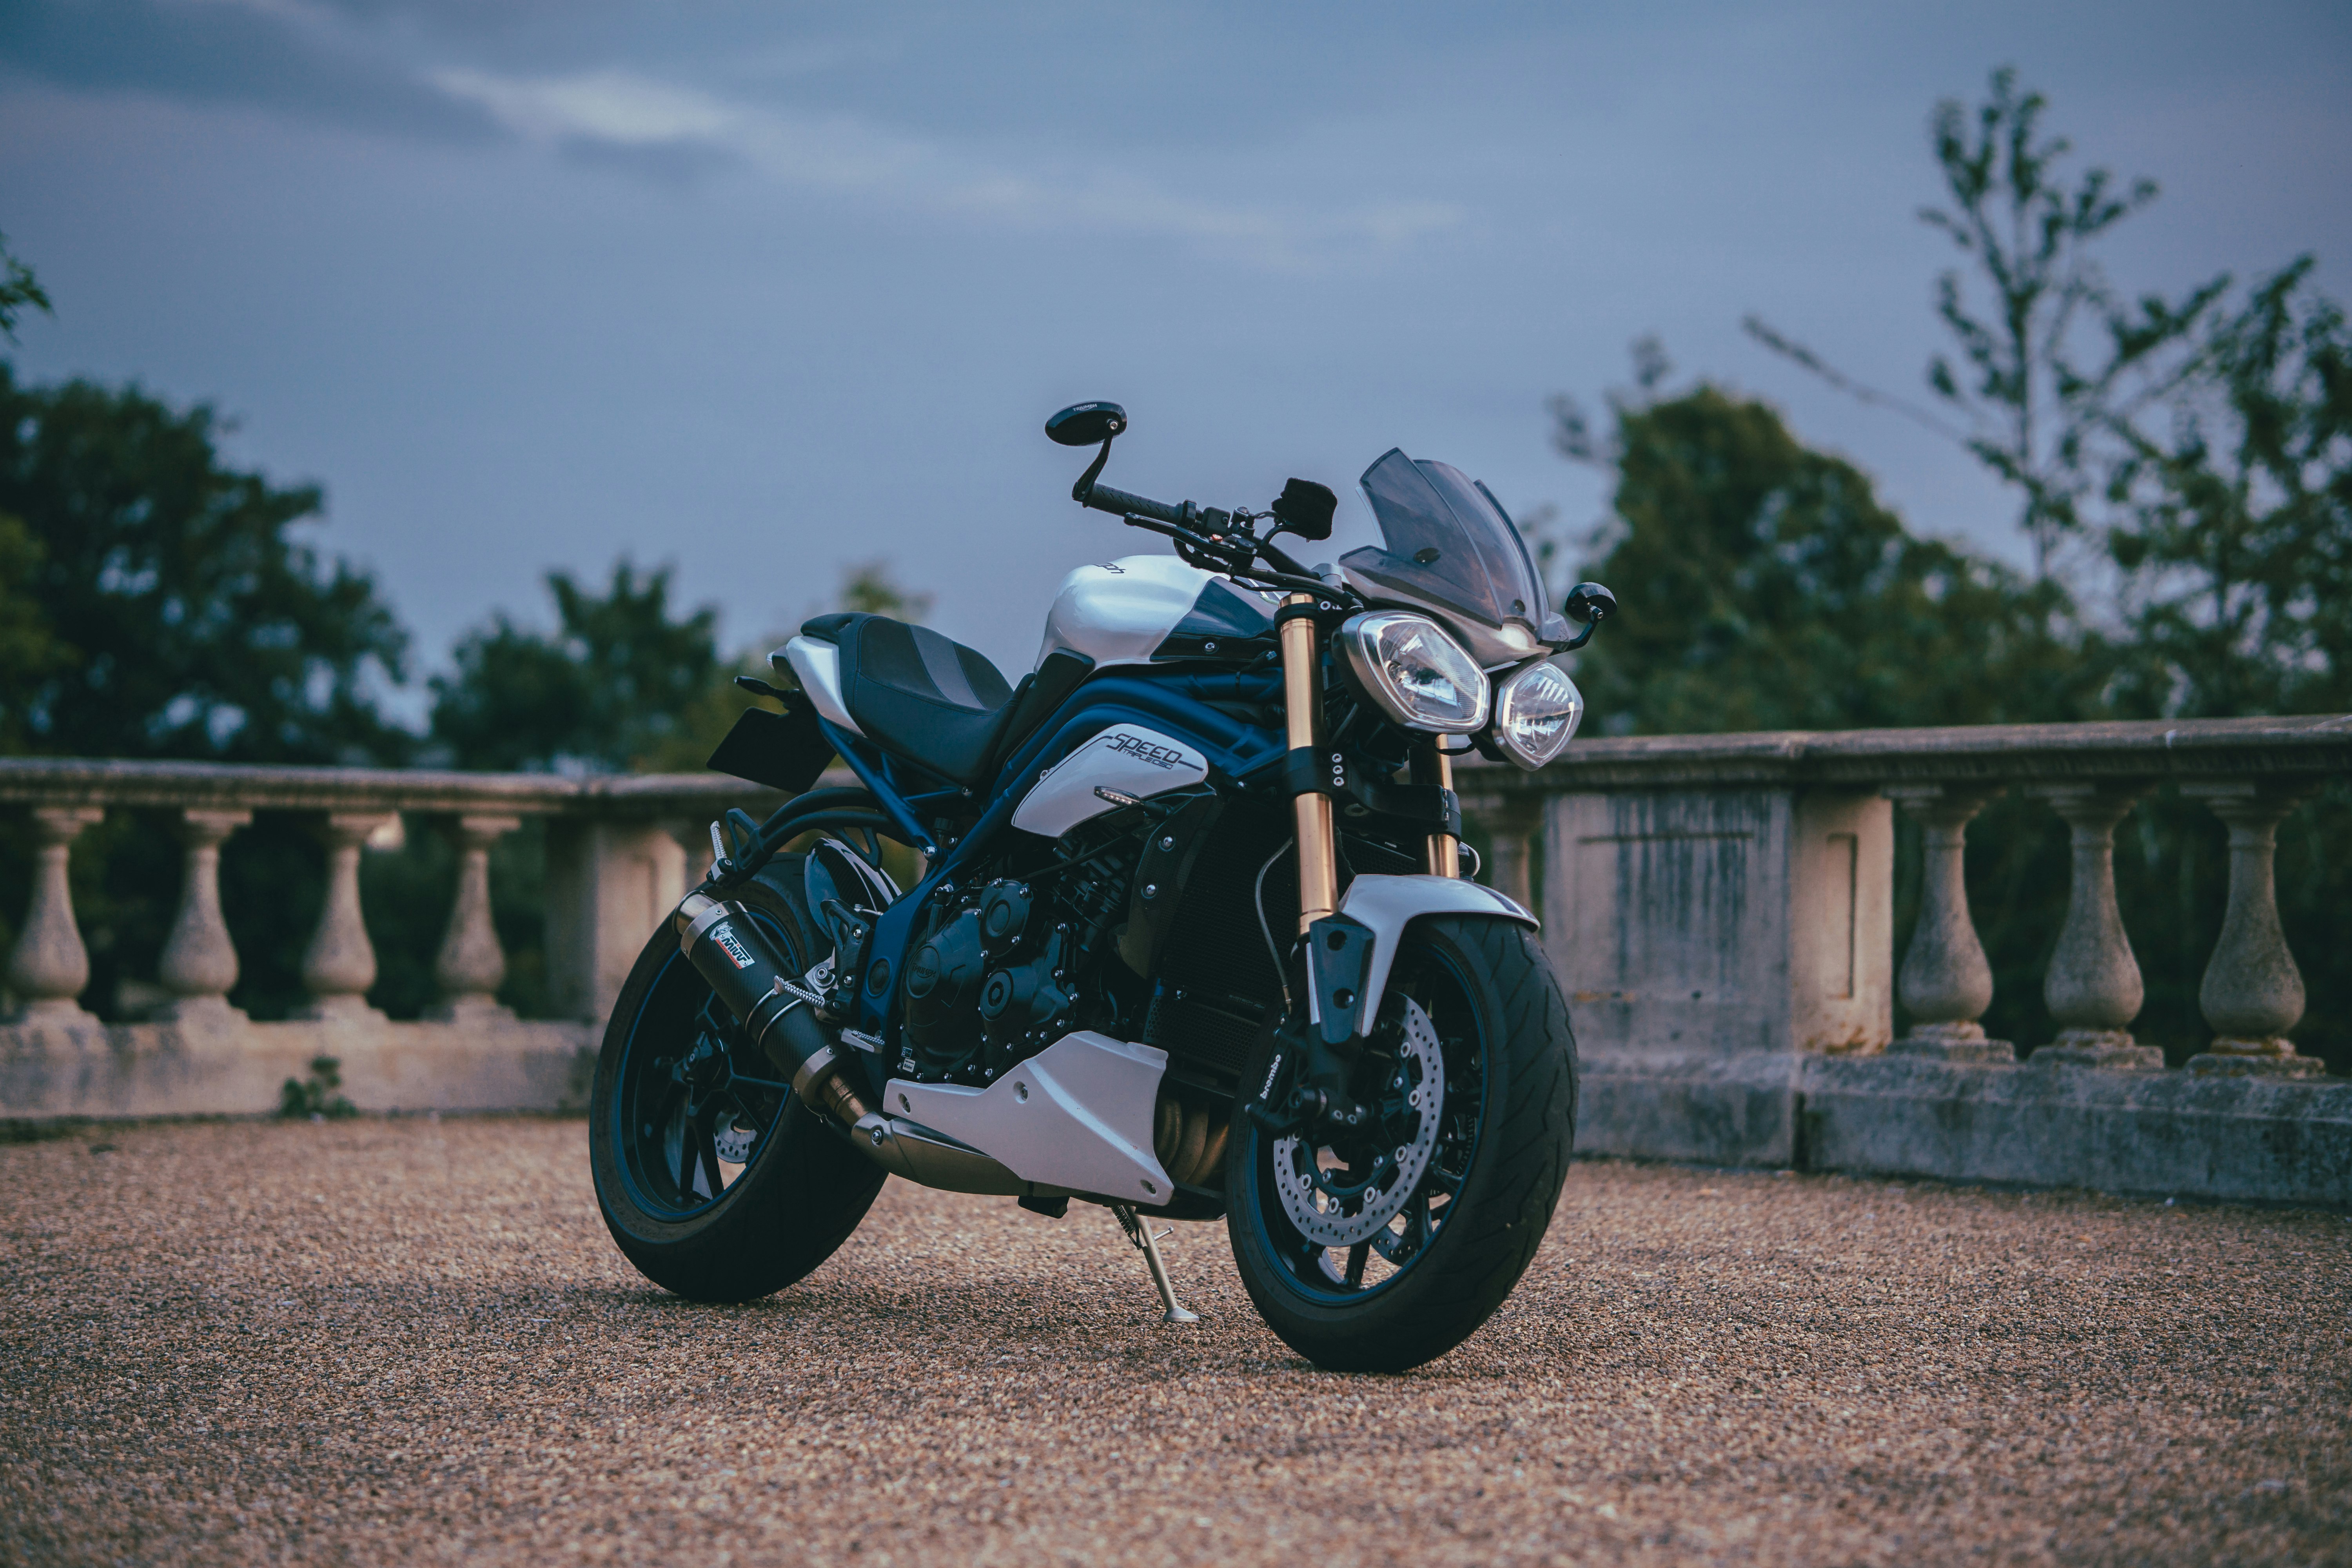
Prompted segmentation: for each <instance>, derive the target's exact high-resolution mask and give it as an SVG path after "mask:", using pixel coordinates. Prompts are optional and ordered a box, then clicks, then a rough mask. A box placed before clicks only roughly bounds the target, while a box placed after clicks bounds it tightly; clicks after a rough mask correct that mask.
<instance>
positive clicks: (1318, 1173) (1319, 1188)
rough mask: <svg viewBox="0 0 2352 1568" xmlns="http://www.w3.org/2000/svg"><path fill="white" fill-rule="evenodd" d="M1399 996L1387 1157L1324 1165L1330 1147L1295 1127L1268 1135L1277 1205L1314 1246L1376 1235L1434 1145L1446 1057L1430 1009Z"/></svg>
mask: <svg viewBox="0 0 2352 1568" xmlns="http://www.w3.org/2000/svg"><path fill="white" fill-rule="evenodd" d="M1402 1000H1403V1002H1404V1035H1403V1039H1402V1043H1401V1044H1400V1046H1399V1047H1398V1050H1397V1072H1398V1074H1399V1076H1400V1078H1401V1079H1402V1085H1401V1086H1399V1085H1395V1084H1391V1086H1390V1088H1391V1090H1392V1091H1393V1090H1394V1089H1396V1088H1399V1087H1402V1090H1403V1096H1404V1106H1403V1110H1402V1111H1401V1112H1399V1113H1397V1114H1395V1115H1392V1116H1391V1117H1389V1118H1388V1119H1386V1120H1385V1121H1383V1123H1382V1127H1383V1131H1386V1132H1387V1133H1388V1134H1390V1135H1391V1136H1393V1137H1395V1138H1396V1139H1397V1142H1395V1143H1394V1144H1393V1145H1391V1147H1390V1148H1389V1150H1388V1151H1387V1157H1386V1158H1385V1159H1382V1160H1376V1161H1375V1162H1374V1166H1373V1170H1372V1171H1371V1173H1370V1174H1369V1176H1356V1175H1354V1174H1352V1173H1349V1172H1346V1171H1344V1170H1340V1169H1336V1168H1334V1167H1330V1166H1326V1165H1325V1164H1324V1163H1323V1156H1324V1155H1325V1154H1326V1153H1327V1152H1329V1151H1327V1150H1324V1149H1318V1148H1315V1147H1312V1146H1310V1145H1308V1144H1307V1143H1306V1142H1304V1141H1303V1140H1302V1139H1300V1138H1299V1137H1298V1136H1297V1134H1295V1133H1294V1134H1292V1135H1291V1136H1290V1137H1287V1138H1277V1139H1276V1140H1275V1144H1274V1184H1275V1190H1276V1193H1278V1194H1280V1195H1281V1198H1282V1212H1283V1213H1284V1214H1286V1215H1288V1216H1289V1217H1290V1223H1291V1224H1292V1225H1293V1226H1297V1229H1298V1234H1299V1235H1300V1236H1302V1237H1306V1238H1307V1240H1309V1241H1312V1242H1315V1243H1318V1245H1320V1246H1324V1247H1353V1246H1355V1245H1356V1244H1357V1243H1358V1242H1360V1241H1369V1240H1370V1239H1371V1238H1372V1237H1374V1236H1376V1235H1378V1234H1379V1233H1380V1232H1381V1230H1382V1229H1383V1228H1385V1227H1386V1226H1387V1225H1388V1224H1389V1222H1390V1221H1391V1220H1393V1219H1394V1218H1396V1216H1397V1215H1398V1214H1399V1213H1400V1212H1401V1211H1402V1209H1403V1208H1404V1205H1405V1203H1406V1201H1407V1200H1408V1199H1410V1198H1411V1197H1412V1194H1413V1192H1414V1190H1415V1189H1416V1188H1418V1187H1419V1186H1420V1185H1421V1178H1422V1176H1423V1174H1424V1173H1426V1172H1427V1171H1428V1170H1429V1156H1430V1153H1431V1152H1432V1151H1433V1150H1434V1149H1435V1148H1436V1147H1437V1124H1438V1112H1439V1110H1442V1109H1443V1108H1444V1104H1445V1058H1444V1053H1443V1051H1442V1049H1441V1047H1439V1045H1438V1040H1437V1029H1436V1026H1433V1024H1431V1023H1430V1021H1429V1015H1428V1014H1427V1013H1424V1012H1423V1011H1422V1008H1421V1004H1420V1003H1418V1002H1415V1001H1414V1000H1413V999H1412V997H1410V996H1407V997H1404V998H1403V999H1402ZM1381 1098H1383V1099H1386V1098H1389V1096H1382V1097H1381ZM1407 1123H1410V1126H1409V1128H1408V1126H1407ZM1334 1158H1335V1160H1336V1155H1335V1156H1334Z"/></svg>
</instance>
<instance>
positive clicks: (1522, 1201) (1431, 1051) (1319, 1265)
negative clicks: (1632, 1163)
mask: <svg viewBox="0 0 2352 1568" xmlns="http://www.w3.org/2000/svg"><path fill="white" fill-rule="evenodd" d="M1271 1048H1272V1047H1271V1041H1268V1042H1265V1043H1264V1044H1262V1045H1261V1047H1260V1048H1259V1054H1258V1058H1257V1059H1256V1060H1255V1062H1254V1063H1253V1064H1252V1071H1251V1073H1249V1074H1245V1075H1244V1081H1255V1075H1257V1074H1260V1073H1263V1072H1264V1071H1265V1067H1266V1055H1267V1053H1268V1052H1269V1051H1270V1050H1271ZM1353 1088H1354V1090H1355V1092H1356V1094H1357V1096H1358V1097H1359V1098H1360V1100H1364V1101H1365V1102H1366V1103H1367V1104H1369V1105H1371V1106H1372V1107H1373V1108H1374V1112H1375V1114H1374V1125H1373V1127H1372V1128H1370V1129H1369V1130H1368V1131H1365V1132H1364V1133H1363V1134H1361V1135H1360V1136H1356V1137H1352V1138H1350V1139H1349V1140H1348V1141H1347V1142H1345V1143H1343V1144H1338V1145H1317V1144H1315V1143H1314V1142H1313V1141H1312V1140H1311V1139H1308V1138H1305V1137H1297V1136H1293V1137H1282V1138H1276V1137H1269V1136H1268V1135H1267V1134H1266V1133H1265V1131H1264V1130H1262V1129H1260V1128H1258V1127H1257V1126H1255V1124H1253V1123H1252V1122H1250V1121H1248V1120H1247V1119H1246V1118H1244V1119H1241V1120H1238V1121H1236V1122H1235V1124H1234V1137H1233V1139H1232V1140H1231V1142H1230V1143H1229V1144H1228V1145H1227V1149H1226V1155H1225V1161H1226V1163H1225V1192H1226V1194H1227V1198H1228V1204H1229V1207H1228V1208H1227V1210H1226V1219H1225V1224H1226V1227H1227V1230H1228V1232H1229V1234H1230V1235H1231V1237H1232V1239H1233V1245H1234V1260H1235V1262H1236V1263H1237V1265H1238V1266H1239V1268H1240V1272H1241V1276H1242V1282H1243V1284H1244V1285H1245V1286H1246V1287H1247V1288H1248V1289H1249V1293H1250V1299H1251V1300H1253V1301H1254V1302H1255V1303H1256V1306H1257V1309H1258V1311H1259V1312H1260V1313H1261V1314H1262V1315H1263V1316H1264V1317H1265V1321H1266V1322H1267V1324H1268V1326H1270V1327H1271V1328H1272V1329H1273V1330H1274V1331H1275V1332H1276V1334H1278V1335H1280V1336H1281V1337H1282V1339H1283V1341H1284V1342H1286V1343H1287V1344H1288V1345H1289V1346H1290V1347H1291V1348H1292V1349H1294V1350H1296V1351H1297V1352H1299V1353H1300V1354H1301V1355H1304V1356H1306V1357H1307V1359H1308V1360H1310V1361H1312V1362H1314V1363H1316V1364H1317V1365H1318V1366H1324V1367H1328V1368H1331V1369H1333V1370H1334V1371H1341V1372H1402V1371H1403V1370H1404V1369H1406V1368H1407V1367H1412V1366H1418V1365H1420V1364H1421V1363H1423V1362H1425V1361H1429V1360H1432V1359H1433V1358H1434V1357H1437V1356H1440V1355H1443V1354H1444V1353H1445V1352H1447V1351H1449V1350H1452V1349H1453V1348H1454V1346H1455V1345H1458V1344H1460V1343H1461V1342H1463V1341H1464V1340H1465V1339H1467V1338H1469V1336H1470V1335H1471V1333H1472V1332H1473V1331H1475V1330H1476V1329H1477V1327H1478V1325H1479V1324H1481V1323H1483V1322H1485V1321H1486V1319H1487V1317H1488V1316H1489V1315H1490V1314H1491V1313H1493V1311H1494V1310H1495V1309H1496V1307H1498V1306H1500V1305H1501V1304H1502V1301H1503V1299H1504V1298H1505V1297H1506V1296H1507V1295H1509V1294H1510V1291H1511V1288H1512V1287H1513V1286H1514V1285H1516V1284H1517V1283H1518V1279H1519V1276H1520V1274H1521V1273H1522V1272H1524V1271H1525V1270H1526V1268H1527V1266H1528V1261H1529V1260H1530V1259H1531V1258H1534V1256H1535V1252H1536V1248H1537V1247H1538V1246H1540V1245H1541V1244H1542V1241H1543V1236H1544V1230H1545V1227H1546V1226H1549V1224H1550V1221H1551V1212H1552V1207H1553V1205H1555V1204H1556V1203H1557V1202H1558V1201H1559V1189H1560V1184H1561V1183H1562V1181H1564V1180H1565V1179H1566V1176H1567V1173H1568V1160H1569V1153H1570V1145H1571V1142H1572V1140H1573V1137H1574V1132H1575V1125H1576V1042H1575V1040H1574V1038H1573V1037H1571V1036H1570V1032H1569V1021H1568V1005H1567V1003H1566V1002H1565V1001H1564V1000H1563V999H1562V998H1561V996H1560V994H1559V984H1558V982H1556V981H1555V980H1554V979H1553V977H1552V973H1551V967H1550V965H1549V963H1547V962H1546V960H1545V958H1544V954H1543V949H1542V948H1541V947H1540V946H1539V945H1538V943H1537V941H1536V938H1535V933H1534V932H1532V931H1528V930H1527V929H1526V928H1525V927H1523V926H1519V925H1517V924H1513V923H1510V922H1507V921H1496V920H1463V919H1453V918H1441V919H1428V920H1423V921H1416V922H1415V923H1414V924H1413V925H1412V927H1411V928H1410V929H1409V930H1408V931H1407V932H1406V935H1405V938H1404V942H1403V946H1402V949H1401V950H1400V951H1399V952H1398V954H1397V961H1396V965H1395V967H1394V969H1393V970H1392V971H1391V978H1390V982H1389V988H1388V992H1387V994H1386V996H1385V998H1384V999H1383V1003H1382V1008H1381V1027H1380V1028H1379V1029H1378V1030H1376V1031H1375V1036H1374V1039H1373V1041H1372V1042H1371V1045H1370V1047H1369V1048H1368V1049H1367V1051H1366V1053H1365V1056H1364V1058H1363V1060H1362V1063H1361V1064H1360V1068H1359V1069H1358V1077H1357V1081H1356V1082H1355V1084H1354V1085H1353Z"/></svg>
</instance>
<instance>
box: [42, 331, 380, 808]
mask: <svg viewBox="0 0 2352 1568" xmlns="http://www.w3.org/2000/svg"><path fill="white" fill-rule="evenodd" d="M219 428H220V426H219V425H218V422H217V420H216V418H215V415H214V413H213V410H212V408H211V407H210V406H209V405H204V404H198V405H194V407H191V408H189V409H187V410H185V411H184V412H183V411H179V410H175V409H173V408H171V407H169V406H168V405H164V404H163V403H162V402H159V401H157V400H156V399H154V398H152V397H150V396H149V395H146V394H145V393H143V392H142V391H140V390H139V388H137V387H136V386H128V387H123V388H121V389H119V390H118V389H110V388H106V387H101V386H97V385H93V384H90V383H89V382H84V381H72V382H68V383H66V384H62V385H57V386H23V385H20V384H17V382H16V378H15V373H14V370H13V368H12V367H10V366H9V365H8V364H7V363H5V362H0V514H7V515H9V516H12V517H14V518H16V519H17V520H20V521H21V526H22V533H23V537H22V538H21V539H18V540H17V541H16V542H14V543H13V544H8V543H0V549H6V550H11V551H13V552H14V557H15V559H14V563H13V565H14V568H15V569H14V570H13V571H11V572H10V573H9V574H8V581H9V582H10V583H11V584H16V585H17V588H16V592H15V593H14V594H12V595H5V597H6V598H7V599H13V600H16V601H20V603H19V604H17V605H16V607H15V608H12V609H6V610H0V616H5V624H8V625H9V626H12V627H13V629H14V632H15V640H14V642H13V643H12V648H13V650H14V651H13V652H12V653H10V654H0V658H19V659H29V660H30V665H29V666H27V665H19V666H17V668H16V669H15V670H12V672H11V673H12V676H13V677H14V678H13V679H9V680H7V681H6V682H5V683H0V740H5V743H6V744H7V745H8V746H9V747H10V748H11V749H14V750H21V751H27V752H47V753H51V754H67V755H79V756H92V757H191V758H205V759H214V760H221V761H235V762H308V763H331V762H366V763H392V762H397V761H399V760H401V759H402V757H403V756H404V754H405V751H406V737H405V736H404V732H403V731H399V730H397V729H395V728H394V727H393V726H391V725H389V724H387V723H386V722H385V721H383V717H382V716H381V714H379V713H378V711H377V710H376V708H375V705H374V701H373V691H372V688H373V686H374V685H375V684H376V683H377V682H378V681H379V680H386V679H388V680H391V681H398V680H399V679H402V676H403V660H404V656H405V652H406V647H407V634H406V633H405V632H404V630H403V629H402V628H401V626H400V625H399V623H398V622H397V621H396V620H395V619H394V616H393V613H392V611H391V609H390V607H389V606H387V605H385V604H384V603H383V601H382V600H381V599H380V598H379V597H378V596H377V594H376V587H375V584H374V581H373V578H371V577H370V576H369V575H368V574H366V573H364V572H361V571H358V570H356V569H354V568H352V566H350V565H349V564H347V563H342V562H337V563H334V565H333V566H332V567H329V566H327V565H325V564H324V563H321V562H320V559H319V557H318V555H317V554H316V552H314V551H313V550H312V549H311V548H310V546H308V545H307V544H304V543H301V542H298V541H297V540H295V539H294V538H292V537H290V536H289V535H290V532H291V531H292V530H293V529H295V528H296V527H297V526H299V525H300V524H303V523H306V522H309V521H311V520H313V519H315V518H317V517H318V516H319V515H320V510H321V498H320V491H319V489H318V488H317V487H316V486H311V485H300V486H295V487H292V488H289V489H280V488H278V487H277V486H275V485H272V484H271V483H270V482H269V481H268V479H265V478H264V477H263V476H261V475H260V474H257V473H249V472H244V471H240V470H237V469H234V468H228V467H226V466H225V465H224V464H223V463H222V462H221V460H220V456H219V453H218V451H217V449H216V447H215V436H216V434H217V432H218V430H219ZM0 532H5V529H0ZM19 574H21V575H19ZM27 600H28V601H30V603H31V605H33V606H34V608H33V609H32V611H30V612H27V611H26V609H25V608H24V607H23V605H22V604H21V601H27ZM36 621H37V622H39V623H45V625H46V630H38V631H37V630H35V629H34V628H35V626H36ZM33 667H37V668H33Z"/></svg>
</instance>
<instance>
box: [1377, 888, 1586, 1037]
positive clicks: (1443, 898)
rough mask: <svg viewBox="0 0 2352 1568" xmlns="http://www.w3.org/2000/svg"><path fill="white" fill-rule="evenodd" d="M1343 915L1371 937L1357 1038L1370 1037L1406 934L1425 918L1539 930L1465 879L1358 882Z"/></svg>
mask: <svg viewBox="0 0 2352 1568" xmlns="http://www.w3.org/2000/svg"><path fill="white" fill-rule="evenodd" d="M1339 913H1340V914H1341V915H1342V916H1343V917H1345V918H1346V919H1348V920H1351V921H1355V922H1356V923H1357V924H1359V925H1361V926H1364V927H1367V928H1369V929H1370V931H1371V933H1372V957H1371V963H1370V968H1369V969H1368V971H1367V973H1366V974H1365V976H1364V994H1363V997H1362V999H1361V1001H1360V1002H1359V1004H1358V1007H1359V1011H1358V1013H1357V1015H1356V1033H1358V1034H1359V1035H1368V1034H1370V1033H1371V1029H1372V1021H1373V1020H1374V1019H1375V1018H1377V1017H1379V1016H1380V1012H1381V996H1382V995H1383V994H1386V993H1387V991H1388V985H1389V970H1390V968H1391V966H1392V965H1394V964H1395V963H1396V955H1397V949H1398V948H1399V947H1400V946H1401V945H1402V943H1403V942H1404V932H1405V928H1406V927H1407V926H1409V925H1411V924H1412V922H1413V921H1416V920H1419V919H1420V918H1421V917H1422V916H1423V915H1484V916H1486V917H1487V918H1489V919H1492V920H1503V921H1517V922H1518V923H1519V924H1521V925H1523V926H1527V927H1528V928H1529V929H1530V930H1535V929H1539V926H1538V921H1537V920H1536V917H1535V916H1533V915H1531V914H1529V913H1528V911H1527V910H1524V909H1521V908H1520V907H1519V903H1518V900H1516V899H1512V898H1508V897H1506V896H1505V895H1504V894H1501V893H1498V892H1496V891H1495V889H1492V888H1487V887H1482V886H1480V885H1479V884H1478V883H1476V882H1473V881H1470V880H1468V879H1465V878H1461V877H1427V876H1422V877H1375V876H1362V877H1358V878H1357V879H1355V880H1353V881H1351V882H1349V884H1348V890H1347V892H1346V893H1345V894H1344V895H1342V897H1341V898H1340V900H1339Z"/></svg>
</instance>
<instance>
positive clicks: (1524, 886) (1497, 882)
mask: <svg viewBox="0 0 2352 1568" xmlns="http://www.w3.org/2000/svg"><path fill="white" fill-rule="evenodd" d="M1479 805H1480V808H1481V809H1480V810H1479V813H1478V815H1479V818H1480V820H1481V821H1482V822H1483V823H1484V824H1485V825H1486V827H1487V829H1488V830H1489V832H1490V833H1491V834H1492V837H1490V838H1489V840H1488V847H1489V848H1490V849H1492V850H1493V852H1494V858H1495V863H1494V864H1493V865H1491V866H1482V867H1480V868H1479V880H1481V881H1483V882H1485V883H1486V886H1488V887H1490V888H1492V889H1495V891H1496V892H1498V893H1500V894H1502V895H1503V896H1504V897H1505V898H1507V899H1511V900H1516V901H1517V904H1518V906H1519V907H1520V908H1521V909H1523V910H1528V911H1529V912H1531V913H1534V914H1537V915H1538V916H1539V915H1541V913H1542V911H1541V910H1538V909H1537V908H1536V906H1535V886H1534V883H1535V879H1534V874H1533V868H1534V865H1535V839H1536V830H1537V828H1538V826H1541V825H1542V822H1543V803H1542V801H1541V800H1540V799H1535V800H1529V799H1528V798H1527V797H1525V796H1505V797H1504V798H1502V799H1500V800H1495V799H1491V798H1490V799H1488V800H1485V801H1481V802H1480V803H1479ZM1465 808H1466V807H1465Z"/></svg>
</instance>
